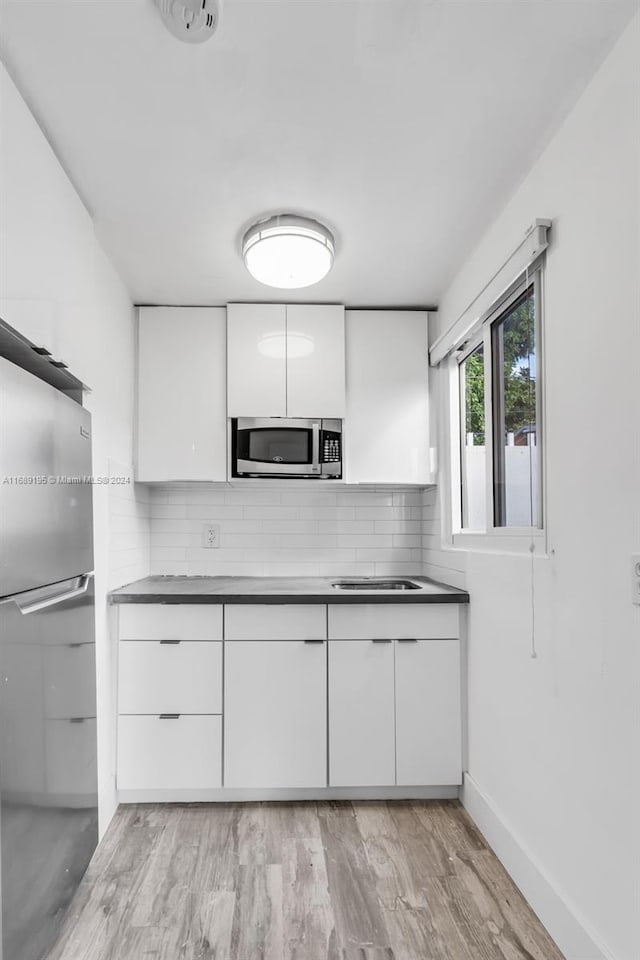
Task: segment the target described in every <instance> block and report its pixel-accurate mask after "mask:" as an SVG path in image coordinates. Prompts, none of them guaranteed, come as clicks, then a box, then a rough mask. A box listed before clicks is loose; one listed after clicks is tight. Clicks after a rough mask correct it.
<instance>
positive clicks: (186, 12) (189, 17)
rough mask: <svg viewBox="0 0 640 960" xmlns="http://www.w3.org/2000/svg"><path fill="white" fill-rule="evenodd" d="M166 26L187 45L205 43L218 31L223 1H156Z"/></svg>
mask: <svg viewBox="0 0 640 960" xmlns="http://www.w3.org/2000/svg"><path fill="white" fill-rule="evenodd" d="M155 2H156V5H157V6H158V9H159V10H160V16H161V17H162V19H163V21H164V24H165V26H166V28H167V30H169V31H170V32H171V33H172V34H173V35H174V37H177V38H178V40H184V42H185V43H203V42H204V41H205V40H208V39H209V37H212V36H213V34H214V33H215V32H216V30H217V29H218V24H219V23H220V14H221V11H222V0H155Z"/></svg>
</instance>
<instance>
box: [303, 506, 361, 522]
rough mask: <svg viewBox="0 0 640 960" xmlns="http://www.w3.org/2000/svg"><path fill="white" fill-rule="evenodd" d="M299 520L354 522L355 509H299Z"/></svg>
mask: <svg viewBox="0 0 640 960" xmlns="http://www.w3.org/2000/svg"><path fill="white" fill-rule="evenodd" d="M298 509H299V511H300V513H299V516H300V519H301V520H307V519H309V520H355V518H356V508H355V507H326V506H315V505H314V506H310V507H299V508H298Z"/></svg>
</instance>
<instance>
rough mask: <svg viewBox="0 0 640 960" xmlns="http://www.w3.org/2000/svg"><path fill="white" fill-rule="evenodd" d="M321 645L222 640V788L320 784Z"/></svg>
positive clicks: (323, 758)
mask: <svg viewBox="0 0 640 960" xmlns="http://www.w3.org/2000/svg"><path fill="white" fill-rule="evenodd" d="M326 653H327V651H326V643H324V642H320V643H313V642H305V641H301V640H231V641H228V642H225V663H224V678H225V679H224V684H225V687H224V711H225V717H224V785H225V787H263V788H268V787H271V788H278V787H282V788H291V787H325V786H326V784H327V726H326V725H327V696H326V682H327V671H326V667H327V658H326Z"/></svg>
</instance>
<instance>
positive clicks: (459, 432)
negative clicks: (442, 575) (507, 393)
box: [448, 262, 547, 555]
mask: <svg viewBox="0 0 640 960" xmlns="http://www.w3.org/2000/svg"><path fill="white" fill-rule="evenodd" d="M529 287H533V293H534V303H535V317H534V323H535V327H534V329H535V345H536V349H535V357H536V446H537V454H538V465H537V471H536V472H537V476H536V493H537V507H538V509H537V514H538V525H537V526H527V527H506V526H496V524H495V517H496V513H495V509H496V504H495V500H494V496H495V494H494V490H495V485H494V477H495V470H496V466H495V456H494V435H495V423H494V418H495V414H496V400H497V398H496V397H495V396H494V389H493V386H494V379H495V356H494V345H493V339H494V326H495V324H496V323H498V322H499V321H500V320H501V319H503V317H504V315H505V313H507V312H508V310H509V308H510V307H511V306H512V304H513V303H515V302H516V301H517V300H518V299H519V298H521V297H522V296H523V294H524V293H525V292H526V291H527V289H528V288H529ZM481 344H482V345H483V353H484V382H485V395H484V405H485V456H486V490H485V518H486V524H485V529H484V530H471V529H469V528H468V527H463V525H462V520H463V498H464V487H463V482H464V445H465V441H466V438H465V435H464V430H463V423H462V414H463V411H464V402H465V398H464V382H463V380H464V378H463V377H462V376H461V366H462V364H463V363H464V361H465V360H466V359H467V358H468V357H469V356H470V355H471V354H472V353H473V352H474V351H475V350H477V348H478V347H479V346H480V345H481ZM448 366H449V382H450V392H449V396H450V407H451V409H450V424H449V427H450V432H449V436H450V468H451V469H450V477H451V487H450V491H449V493H450V498H451V499H450V506H451V509H450V510H449V511H448V513H449V519H450V522H451V528H450V536H449V538H448V540H449V546H450V548H453V549H464V550H478V551H482V552H508V553H532V554H535V555H538V554H545V553H546V527H547V523H546V502H545V497H544V490H545V486H546V482H545V470H546V458H545V447H544V445H545V437H546V430H545V423H544V380H545V370H546V364H545V358H544V275H543V264H542V262H539V263H537V264H534V265H533V266H532V267H531V268H530V269H528V270H527V271H526V272H525V273H524V274H523V275H521V276H519V277H518V279H517V280H516V281H515V282H514V283H513V284H511V286H510V287H509V289H508V290H507V291H506V292H505V294H504V295H503V296H502V297H500V299H499V300H498V301H496V303H494V304H493V305H492V307H491V308H490V310H488V311H487V313H486V315H485V316H484V318H483V319H482V322H481V325H480V326H479V327H478V329H476V330H475V331H474V333H473V334H472V336H471V337H470V338H469V339H468V340H467V341H466V342H465V343H464V344H463V345H462V346H461V347H460V348H459V349H458V350H457V351H455V352H454V353H453V354H451V355H450V357H449V364H448Z"/></svg>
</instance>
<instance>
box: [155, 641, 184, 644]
mask: <svg viewBox="0 0 640 960" xmlns="http://www.w3.org/2000/svg"><path fill="white" fill-rule="evenodd" d="M160 643H170V644H176V643H182V640H161V641H160Z"/></svg>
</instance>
